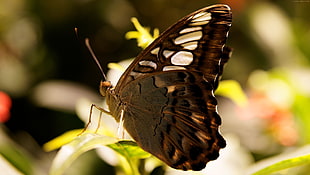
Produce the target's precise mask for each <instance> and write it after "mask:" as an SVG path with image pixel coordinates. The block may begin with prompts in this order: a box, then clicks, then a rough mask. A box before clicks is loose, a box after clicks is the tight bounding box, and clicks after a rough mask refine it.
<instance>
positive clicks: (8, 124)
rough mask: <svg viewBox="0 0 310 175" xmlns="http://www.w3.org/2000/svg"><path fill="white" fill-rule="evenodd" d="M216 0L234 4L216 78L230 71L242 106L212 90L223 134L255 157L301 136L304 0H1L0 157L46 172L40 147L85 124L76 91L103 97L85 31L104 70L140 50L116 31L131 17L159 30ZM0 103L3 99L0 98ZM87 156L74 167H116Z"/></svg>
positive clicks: (306, 88) (306, 55)
mask: <svg viewBox="0 0 310 175" xmlns="http://www.w3.org/2000/svg"><path fill="white" fill-rule="evenodd" d="M214 3H226V4H228V5H230V6H231V8H232V12H233V26H232V28H231V31H230V33H229V38H228V43H227V45H229V46H231V47H233V48H234V52H233V56H232V58H231V60H230V61H229V62H228V64H227V66H226V68H225V71H224V76H223V79H233V80H237V81H238V82H239V83H240V84H241V85H242V87H243V89H244V91H245V92H246V93H247V95H248V98H249V104H247V105H246V106H243V107H240V106H236V105H235V104H233V103H232V102H231V101H230V100H229V99H226V98H220V100H219V101H220V102H219V105H220V106H219V110H220V113H221V116H222V118H223V126H222V132H223V133H224V136H225V134H233V135H235V136H237V138H238V140H239V142H240V144H241V146H242V147H243V148H244V149H245V150H246V151H247V152H249V154H250V155H251V156H252V158H253V161H254V162H255V161H257V160H261V159H264V158H266V157H270V156H273V155H276V154H279V153H281V152H283V151H284V150H287V149H290V148H298V147H301V146H303V145H307V144H308V143H309V142H310V134H309V133H310V129H309V128H310V119H309V114H310V112H309V110H308V108H309V106H310V69H309V62H310V21H309V18H310V13H309V9H310V1H307V0H247V1H246V0H234V1H228V0H226V1H225V0H222V1H211V0H210V1H202V0H191V1H189V0H170V1H169V2H168V1H163V0H150V1H137V0H27V1H26V0H0V91H2V92H3V93H4V94H5V95H4V96H9V97H10V98H11V101H12V103H11V108H10V114H8V112H7V110H4V112H2V113H0V115H2V116H0V117H1V118H2V119H1V121H2V123H1V124H0V126H1V135H2V136H1V138H2V139H1V142H2V143H1V145H2V149H1V150H0V151H1V153H2V155H3V157H5V158H6V159H8V160H9V161H10V162H13V163H12V164H14V165H15V167H17V169H19V170H20V171H22V172H23V173H25V174H47V172H48V168H49V166H50V163H51V161H52V159H53V156H54V154H55V153H54V152H53V153H45V152H44V151H42V149H41V146H42V145H43V144H44V143H46V142H47V141H49V140H51V139H53V138H55V137H56V136H58V135H60V134H62V133H64V132H65V131H68V130H72V129H75V128H82V127H83V126H84V122H83V121H82V120H81V119H79V118H78V117H77V114H76V112H75V104H76V102H77V100H78V99H79V98H82V97H85V98H88V99H90V100H91V101H93V102H98V101H100V100H101V97H100V94H99V92H98V85H99V81H100V80H101V75H100V72H99V69H98V68H97V66H96V65H95V64H94V62H93V60H92V58H91V56H90V54H89V52H88V51H87V49H86V48H85V46H84V39H85V37H89V38H90V42H91V45H92V47H93V49H94V51H95V53H96V55H97V57H98V58H99V59H100V62H101V64H102V67H103V69H104V71H105V72H106V71H107V70H108V69H107V66H106V65H107V63H109V62H118V61H121V60H123V59H128V58H132V57H135V56H136V55H137V54H138V53H139V52H140V51H141V50H140V48H138V47H137V45H136V41H134V40H126V39H125V38H124V36H125V33H126V32H128V31H130V30H134V27H133V25H132V23H131V22H130V18H131V17H133V16H134V17H137V18H138V19H139V21H140V22H141V24H142V25H144V26H150V27H151V28H154V27H156V28H159V30H160V32H162V31H164V30H165V29H166V28H167V27H169V26H170V25H172V24H173V23H174V22H176V21H177V20H178V19H180V18H181V17H183V16H185V15H187V14H189V13H191V12H193V11H195V10H197V9H199V8H202V7H205V6H208V5H210V4H214ZM74 28H78V33H77V34H76V33H75V31H74ZM257 70H259V71H257ZM1 100H2V101H1ZM0 103H1V104H0V105H2V106H4V107H5V106H6V105H5V104H8V103H10V102H8V101H7V99H6V98H0ZM8 106H10V105H7V107H8ZM1 108H3V107H1ZM8 108H9V107H8ZM5 111H6V112H5ZM7 116H9V119H8V120H7V119H5V118H6V117H7ZM7 145H10V146H12V145H14V147H15V148H16V149H14V150H15V152H14V153H11V152H10V151H3V150H7V149H5V148H6V147H5V146H7ZM0 147H1V146H0ZM11 155H14V156H11ZM94 156H95V153H92V152H91V153H89V154H87V155H85V159H87V158H88V157H94ZM12 157H13V158H12ZM14 157H22V158H23V159H19V161H17V160H13V159H14ZM87 160H88V159H87ZM89 160H92V161H88V163H87V165H88V168H85V169H87V170H80V171H79V173H80V174H83V172H84V171H85V172H84V174H100V173H102V172H108V171H109V172H111V173H113V172H114V170H113V167H111V166H109V165H107V164H105V163H104V162H103V161H101V159H99V158H95V159H93V158H91V159H89ZM25 162H28V163H25ZM90 167H91V168H90ZM81 169H82V168H81ZM304 171H305V170H302V171H301V172H304ZM86 172H87V173H86Z"/></svg>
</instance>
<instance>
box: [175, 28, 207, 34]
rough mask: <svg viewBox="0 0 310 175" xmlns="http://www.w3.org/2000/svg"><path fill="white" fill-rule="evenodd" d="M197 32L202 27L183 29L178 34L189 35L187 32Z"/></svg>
mask: <svg viewBox="0 0 310 175" xmlns="http://www.w3.org/2000/svg"><path fill="white" fill-rule="evenodd" d="M197 30H202V27H189V28H185V29H183V30H181V31H180V32H179V33H180V34H183V33H189V32H194V31H197Z"/></svg>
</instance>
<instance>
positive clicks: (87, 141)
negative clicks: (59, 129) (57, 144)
mask: <svg viewBox="0 0 310 175" xmlns="http://www.w3.org/2000/svg"><path fill="white" fill-rule="evenodd" d="M117 141H118V139H117V138H114V137H107V136H104V135H98V134H92V133H83V134H82V135H80V136H78V137H76V139H74V140H73V141H72V142H70V143H68V144H66V145H65V146H63V147H62V148H61V149H60V150H59V152H58V153H57V155H56V157H55V159H54V161H53V163H52V167H51V169H50V173H49V174H50V175H60V174H63V173H64V171H65V169H66V168H68V167H69V166H70V165H71V164H72V162H73V161H74V160H75V159H77V158H78V157H79V156H80V155H81V154H82V153H84V152H86V151H89V150H91V149H95V148H97V147H100V146H103V145H110V144H112V143H115V142H117Z"/></svg>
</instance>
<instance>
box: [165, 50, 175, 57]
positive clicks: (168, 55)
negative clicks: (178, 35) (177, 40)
mask: <svg viewBox="0 0 310 175" xmlns="http://www.w3.org/2000/svg"><path fill="white" fill-rule="evenodd" d="M174 52H175V51H171V50H164V51H163V55H164V57H165V58H169V57H170V56H171V55H172V54H174Z"/></svg>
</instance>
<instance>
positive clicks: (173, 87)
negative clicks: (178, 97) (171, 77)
mask: <svg viewBox="0 0 310 175" xmlns="http://www.w3.org/2000/svg"><path fill="white" fill-rule="evenodd" d="M175 88H176V86H168V87H167V90H168V93H171V92H173V91H174V90H175Z"/></svg>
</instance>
